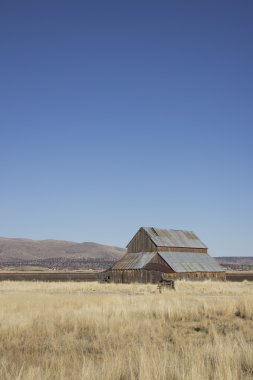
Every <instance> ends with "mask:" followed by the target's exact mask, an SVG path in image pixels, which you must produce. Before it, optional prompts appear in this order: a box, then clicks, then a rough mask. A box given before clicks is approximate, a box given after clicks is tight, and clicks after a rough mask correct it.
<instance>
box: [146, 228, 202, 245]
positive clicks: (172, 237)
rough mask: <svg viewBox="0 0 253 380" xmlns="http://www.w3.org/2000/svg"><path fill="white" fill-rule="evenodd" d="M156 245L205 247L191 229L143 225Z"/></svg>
mask: <svg viewBox="0 0 253 380" xmlns="http://www.w3.org/2000/svg"><path fill="white" fill-rule="evenodd" d="M143 229H144V230H145V231H146V232H147V234H148V235H149V237H150V238H151V240H152V241H153V243H154V244H155V245H156V246H157V247H180V248H207V246H206V245H205V244H204V243H203V242H202V241H201V240H200V239H199V238H198V237H197V236H196V235H195V234H194V232H192V231H182V230H165V229H160V228H155V227H143Z"/></svg>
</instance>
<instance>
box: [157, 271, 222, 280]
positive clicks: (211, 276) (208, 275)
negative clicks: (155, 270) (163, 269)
mask: <svg viewBox="0 0 253 380" xmlns="http://www.w3.org/2000/svg"><path fill="white" fill-rule="evenodd" d="M162 277H163V279H164V280H182V279H185V280H190V281H198V280H200V281H201V280H216V281H225V280H226V273H225V272H193V273H189V272H186V273H163V275H162Z"/></svg>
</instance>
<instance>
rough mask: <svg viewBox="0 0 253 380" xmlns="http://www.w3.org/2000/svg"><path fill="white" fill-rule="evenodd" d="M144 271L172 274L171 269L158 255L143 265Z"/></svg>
mask: <svg viewBox="0 0 253 380" xmlns="http://www.w3.org/2000/svg"><path fill="white" fill-rule="evenodd" d="M145 269H148V270H154V271H159V272H164V273H172V272H173V270H172V269H171V267H170V266H169V265H168V264H167V263H166V261H165V260H164V259H163V258H162V257H161V256H159V255H158V254H156V255H155V256H154V257H153V259H151V260H150V262H149V263H148V264H147V265H145Z"/></svg>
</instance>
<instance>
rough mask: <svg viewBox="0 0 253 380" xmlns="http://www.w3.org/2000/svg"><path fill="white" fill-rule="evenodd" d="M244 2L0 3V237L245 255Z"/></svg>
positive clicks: (252, 90)
mask: <svg viewBox="0 0 253 380" xmlns="http://www.w3.org/2000/svg"><path fill="white" fill-rule="evenodd" d="M252 17H253V3H252V1H240V2H239V1H233V0H230V1H223V0H219V1H195V0H193V1H191V2H190V1H188V0H187V1H180V0H177V1H176V0H171V1H169V0H168V1H160V0H157V1H140V0H135V1H131V0H130V1H119V0H118V1H75V0H73V1H65V0H61V1H56V0H51V1H47V0H43V1H39V0H38V1H34V0H33V1H26V0H23V1H22V2H21V1H7V0H6V1H1V4H0V69H1V70H0V139H1V140H0V141H1V147H0V168H1V172H0V173H1V174H0V216H1V217H0V235H1V236H9V237H18V236H22V237H28V238H33V239H48V238H50V239H64V240H73V241H80V242H81V241H96V242H100V243H106V244H112V245H119V246H125V245H126V244H127V242H128V241H129V240H130V238H131V237H132V235H133V234H134V233H135V232H136V230H137V229H138V228H139V227H140V226H142V225H144V226H152V225H154V226H157V227H163V228H175V229H189V230H193V231H195V233H196V234H197V235H199V236H200V238H201V239H202V240H203V241H204V242H205V243H206V244H207V245H208V246H209V248H210V253H211V254H212V255H213V256H222V255H223V256H230V255H242V256H247V255H253V252H252V236H253V234H252V230H253V176H252V166H253V150H252V142H253V130H252V125H253V124H252V122H253V107H252V100H253V69H252V68H253V51H252V47H253V23H252Z"/></svg>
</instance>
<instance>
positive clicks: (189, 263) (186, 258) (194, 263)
mask: <svg viewBox="0 0 253 380" xmlns="http://www.w3.org/2000/svg"><path fill="white" fill-rule="evenodd" d="M157 254H159V255H160V256H161V257H162V258H163V260H164V261H165V262H166V263H167V264H168V265H169V266H170V267H171V269H172V270H173V271H174V272H177V273H182V272H223V271H224V270H223V269H222V268H221V267H220V265H219V264H218V263H217V262H216V261H215V259H213V258H212V257H211V256H209V255H208V254H207V253H192V252H164V251H162V252H135V253H127V254H126V255H125V256H123V257H122V259H120V260H119V261H118V262H117V263H116V264H114V266H113V267H112V268H111V269H145V266H146V265H147V264H148V263H149V262H150V260H151V259H152V258H153V257H154V256H155V255H157Z"/></svg>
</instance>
